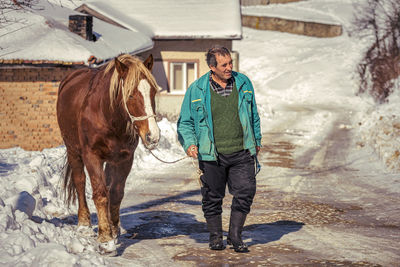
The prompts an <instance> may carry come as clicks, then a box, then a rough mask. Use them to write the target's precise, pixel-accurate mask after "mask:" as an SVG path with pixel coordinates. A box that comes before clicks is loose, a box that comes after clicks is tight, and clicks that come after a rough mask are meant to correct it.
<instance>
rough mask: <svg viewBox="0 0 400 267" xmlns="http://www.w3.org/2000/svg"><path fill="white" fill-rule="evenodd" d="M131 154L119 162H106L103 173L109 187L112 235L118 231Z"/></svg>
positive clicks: (114, 235) (117, 233) (130, 165)
mask: <svg viewBox="0 0 400 267" xmlns="http://www.w3.org/2000/svg"><path fill="white" fill-rule="evenodd" d="M132 161H133V156H132V157H131V158H130V159H128V160H126V161H123V162H121V163H119V164H110V163H107V165H106V169H105V173H106V179H107V186H109V187H110V215H111V225H112V234H113V237H117V236H118V235H119V232H120V219H119V210H120V206H121V202H122V198H123V197H124V190H125V182H126V178H127V177H128V174H129V172H130V170H131V168H132Z"/></svg>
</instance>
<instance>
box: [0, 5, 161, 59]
mask: <svg viewBox="0 0 400 267" xmlns="http://www.w3.org/2000/svg"><path fill="white" fill-rule="evenodd" d="M56 3H57V1H55V3H54V4H51V3H50V2H49V1H46V0H40V1H39V4H38V6H39V7H41V8H40V9H37V10H34V11H32V12H26V11H10V12H7V13H6V16H7V18H8V19H10V20H11V21H10V22H9V23H7V24H6V25H4V27H2V28H0V36H1V37H0V59H22V60H54V61H66V62H84V63H85V64H87V60H88V59H89V57H90V56H92V55H93V56H95V57H96V58H98V59H101V60H106V59H109V58H112V57H115V56H117V55H119V54H121V53H134V54H136V53H139V52H142V51H145V50H148V49H151V48H152V47H153V41H152V40H151V38H150V37H148V36H147V35H145V34H144V33H141V32H139V31H137V30H135V29H130V30H127V29H123V28H121V27H117V26H114V25H111V24H108V23H105V22H103V21H101V20H98V19H97V18H93V32H94V34H96V35H97V36H98V40H97V41H96V42H92V41H87V40H85V39H83V38H82V37H80V36H79V35H77V34H75V33H72V32H70V31H69V29H68V17H69V15H74V14H78V12H76V11H74V10H73V9H70V8H68V7H66V6H62V7H61V6H59V5H57V4H56ZM116 40H118V41H117V42H116Z"/></svg>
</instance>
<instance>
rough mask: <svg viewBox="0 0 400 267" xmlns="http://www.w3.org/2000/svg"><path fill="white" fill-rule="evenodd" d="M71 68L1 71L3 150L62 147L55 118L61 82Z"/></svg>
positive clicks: (1, 138)
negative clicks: (15, 147) (16, 147)
mask: <svg viewBox="0 0 400 267" xmlns="http://www.w3.org/2000/svg"><path fill="white" fill-rule="evenodd" d="M70 71H72V69H71V68H61V67H60V68H7V69H5V68H1V69H0V148H10V147H14V146H20V147H21V148H23V149H25V150H42V149H44V148H50V147H56V146H59V145H61V144H62V143H63V141H62V138H61V135H60V131H59V128H58V124H57V118H56V101H57V91H58V85H59V81H60V80H61V79H62V78H63V77H64V76H65V75H66V74H67V73H69V72H70Z"/></svg>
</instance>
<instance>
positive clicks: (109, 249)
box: [99, 239, 117, 256]
mask: <svg viewBox="0 0 400 267" xmlns="http://www.w3.org/2000/svg"><path fill="white" fill-rule="evenodd" d="M99 252H100V254H102V255H107V256H116V255H117V246H116V245H115V240H114V239H112V240H110V241H108V242H103V243H99Z"/></svg>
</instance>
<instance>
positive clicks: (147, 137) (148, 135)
mask: <svg viewBox="0 0 400 267" xmlns="http://www.w3.org/2000/svg"><path fill="white" fill-rule="evenodd" d="M146 142H147V143H151V137H150V134H146Z"/></svg>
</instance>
